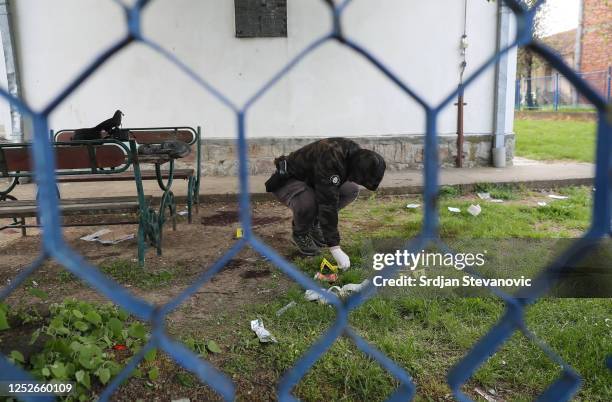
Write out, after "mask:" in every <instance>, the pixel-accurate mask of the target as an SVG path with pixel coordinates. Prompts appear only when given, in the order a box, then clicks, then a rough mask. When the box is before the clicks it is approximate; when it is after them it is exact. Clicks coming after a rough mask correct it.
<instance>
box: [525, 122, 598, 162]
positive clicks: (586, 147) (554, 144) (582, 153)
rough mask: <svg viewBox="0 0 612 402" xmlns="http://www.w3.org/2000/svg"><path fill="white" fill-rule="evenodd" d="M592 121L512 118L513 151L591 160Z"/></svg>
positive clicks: (531, 155) (540, 156) (539, 156)
mask: <svg viewBox="0 0 612 402" xmlns="http://www.w3.org/2000/svg"><path fill="white" fill-rule="evenodd" d="M595 127H596V125H595V123H593V122H580V121H552V120H515V121H514V131H515V132H516V155H518V156H522V157H525V158H529V159H537V160H576V161H581V162H593V160H594V155H595Z"/></svg>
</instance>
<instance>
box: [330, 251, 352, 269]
mask: <svg viewBox="0 0 612 402" xmlns="http://www.w3.org/2000/svg"><path fill="white" fill-rule="evenodd" d="M329 251H330V252H331V255H332V257H334V260H336V263H337V264H338V268H340V269H341V270H343V271H346V270H347V269H349V268H350V267H351V260H350V258H349V256H348V255H346V253H345V252H344V251H342V249H341V248H340V246H334V247H330V248H329Z"/></svg>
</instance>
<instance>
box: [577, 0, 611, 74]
mask: <svg viewBox="0 0 612 402" xmlns="http://www.w3.org/2000/svg"><path fill="white" fill-rule="evenodd" d="M581 1H582V2H583V11H582V17H581V23H580V26H579V29H578V31H579V32H578V36H580V48H579V52H578V53H579V54H578V66H579V70H580V71H581V72H591V71H600V70H605V69H607V68H609V67H610V66H611V65H612V2H610V1H609V0H581Z"/></svg>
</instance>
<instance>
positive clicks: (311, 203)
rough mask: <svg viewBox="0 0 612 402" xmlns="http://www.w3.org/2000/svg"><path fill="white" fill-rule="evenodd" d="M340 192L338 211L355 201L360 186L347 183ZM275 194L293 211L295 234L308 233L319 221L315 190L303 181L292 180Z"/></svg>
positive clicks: (341, 187)
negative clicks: (317, 220)
mask: <svg viewBox="0 0 612 402" xmlns="http://www.w3.org/2000/svg"><path fill="white" fill-rule="evenodd" d="M339 191H340V200H339V203H338V209H342V208H344V207H346V206H347V205H348V204H350V203H351V202H353V201H355V199H356V198H357V196H358V195H359V186H358V185H357V184H355V183H353V182H351V181H347V182H345V183H344V184H342V185H341V186H340V188H339ZM273 194H274V196H275V197H276V198H277V199H278V200H279V201H280V202H282V203H283V204H285V205H286V206H288V207H289V208H290V209H291V211H293V232H294V233H295V234H306V233H308V231H309V230H310V228H311V226H312V225H313V223H314V222H315V221H316V219H317V212H318V211H317V210H318V208H317V202H316V200H315V193H314V190H313V189H312V188H311V187H309V186H308V184H306V183H304V182H303V181H299V180H295V179H290V180H289V181H288V182H287V183H285V185H284V186H283V187H281V188H279V189H278V190H276V191H274V193H273Z"/></svg>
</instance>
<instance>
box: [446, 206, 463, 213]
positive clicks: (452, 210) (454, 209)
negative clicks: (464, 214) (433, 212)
mask: <svg viewBox="0 0 612 402" xmlns="http://www.w3.org/2000/svg"><path fill="white" fill-rule="evenodd" d="M448 210H449V211H451V212H453V213H456V214H458V213H460V212H461V208H455V207H448Z"/></svg>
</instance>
